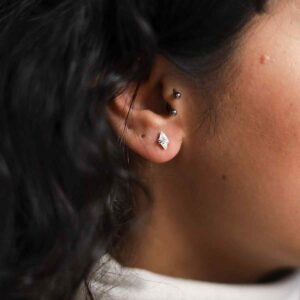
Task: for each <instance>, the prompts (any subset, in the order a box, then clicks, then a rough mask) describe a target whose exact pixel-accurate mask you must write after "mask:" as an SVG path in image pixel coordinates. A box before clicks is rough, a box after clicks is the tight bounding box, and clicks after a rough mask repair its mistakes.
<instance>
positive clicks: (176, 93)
mask: <svg viewBox="0 0 300 300" xmlns="http://www.w3.org/2000/svg"><path fill="white" fill-rule="evenodd" d="M173 97H174V98H175V99H180V98H181V93H180V92H178V91H176V90H175V89H173Z"/></svg>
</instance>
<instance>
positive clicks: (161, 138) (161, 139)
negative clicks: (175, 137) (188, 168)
mask: <svg viewBox="0 0 300 300" xmlns="http://www.w3.org/2000/svg"><path fill="white" fill-rule="evenodd" d="M158 143H159V144H160V145H161V147H162V148H163V149H164V150H166V149H168V145H169V143H170V142H169V139H168V137H167V135H166V134H165V133H164V132H162V131H161V132H160V134H159V138H158Z"/></svg>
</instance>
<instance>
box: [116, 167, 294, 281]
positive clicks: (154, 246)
mask: <svg viewBox="0 0 300 300" xmlns="http://www.w3.org/2000/svg"><path fill="white" fill-rule="evenodd" d="M173 174H174V172H173ZM177 177H178V176H177ZM162 178H172V177H171V176H165V175H164V176H163V175H162V176H161V177H160V178H159V177H158V176H153V177H152V182H151V183H152V186H155V188H156V190H155V191H154V192H153V195H152V199H153V202H152V203H151V205H149V204H145V203H149V202H147V201H143V200H141V199H142V195H141V194H140V195H139V196H140V197H138V199H139V200H141V201H139V204H140V205H139V207H138V208H137V211H136V215H137V217H136V223H135V224H134V225H133V226H131V228H130V229H129V230H128V232H127V234H126V235H124V238H123V239H122V241H121V242H120V243H119V246H120V247H117V248H116V250H115V251H114V252H113V253H112V256H114V257H115V258H116V260H117V261H119V262H120V263H121V264H122V265H124V266H127V267H133V268H141V269H146V270H149V271H152V272H155V273H159V274H163V275H168V276H174V277H179V278H186V279H193V280H201V281H207V282H215V283H240V284H242V283H244V284H245V283H248V284H249V283H257V282H268V281H274V280H276V278H277V279H278V278H279V277H282V276H284V275H285V274H286V270H289V271H290V270H291V269H290V268H285V267H286V266H287V267H289V264H288V263H286V264H283V263H282V256H281V254H280V253H275V251H271V250H270V249H265V248H264V246H263V245H260V243H257V244H255V243H253V241H251V239H250V238H249V237H245V235H243V234H242V233H241V232H240V231H242V230H243V228H240V229H239V228H238V227H237V226H233V227H232V226H231V225H228V224H229V223H230V222H229V221H228V220H226V219H225V220H222V221H220V218H219V217H222V209H225V208H221V210H219V211H218V213H219V214H221V215H218V214H216V213H215V211H214V207H216V206H217V205H216V203H212V202H213V201H196V199H198V198H199V191H198V190H197V192H196V193H195V192H194V193H193V189H192V188H186V186H185V185H184V184H183V183H182V186H181V185H180V181H178V182H177V183H176V184H174V183H173V182H171V183H168V182H166V181H163V180H162ZM137 195H138V192H137ZM166 195H167V196H168V199H166ZM201 195H203V198H202V199H204V195H205V193H203V194H201ZM208 200H209V199H208ZM142 203H144V205H141V204H142ZM199 203H200V204H199ZM201 203H212V204H210V205H206V206H204V205H203V206H201ZM230 226H231V227H230ZM254 240H255V239H254ZM118 249H119V250H118ZM120 249H122V251H121V250H120ZM271 253H272V254H271Z"/></svg>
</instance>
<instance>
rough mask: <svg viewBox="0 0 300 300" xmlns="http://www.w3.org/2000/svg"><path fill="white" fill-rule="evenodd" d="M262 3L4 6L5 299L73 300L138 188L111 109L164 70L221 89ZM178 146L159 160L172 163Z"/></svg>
mask: <svg viewBox="0 0 300 300" xmlns="http://www.w3.org/2000/svg"><path fill="white" fill-rule="evenodd" d="M263 2H264V1H254V0H253V1H252V0H249V1H241V0H231V1H226V2H225V1H222V2H220V1H212V0H207V1H204V0H203V1H196V0H194V1H192V0H190V1H184V2H183V1H175V0H173V1H161V0H160V1H151V2H145V1H125V0H124V1H122V2H121V1H119V2H117V1H104V0H102V1H100V0H91V1H74V0H72V1H55V2H51V3H50V2H49V1H31V2H30V3H28V1H23V0H18V1H6V2H4V4H3V7H2V9H1V12H0V14H1V18H0V20H1V31H0V39H1V41H2V43H1V47H0V53H1V56H0V57H1V76H0V87H1V90H0V95H1V98H0V99H1V127H0V128H1V134H2V139H1V161H2V163H1V164H2V165H1V178H2V182H1V183H2V185H1V186H2V195H3V196H2V197H3V200H2V201H1V209H0V211H1V212H2V213H3V217H2V218H1V222H2V225H1V228H2V229H3V231H2V233H1V240H2V241H3V243H2V247H1V248H2V249H1V275H0V277H1V281H2V282H1V283H2V286H4V287H5V288H6V290H4V289H3V295H4V293H5V292H6V293H7V294H8V293H10V296H8V299H9V297H10V298H12V299H13V296H12V294H11V293H15V294H16V296H15V298H17V297H19V299H20V297H23V298H24V299H25V298H26V297H25V296H24V295H25V292H28V295H30V296H28V297H27V298H30V299H35V298H38V297H40V293H41V291H42V292H43V293H44V295H45V297H48V298H51V297H52V298H53V297H54V298H55V297H56V298H59V297H64V299H68V298H70V297H71V295H72V293H73V292H74V290H75V288H76V287H77V286H78V284H79V282H80V280H82V278H83V277H84V276H85V275H86V274H87V273H88V270H89V268H90V266H91V265H92V262H93V261H94V260H95V259H96V258H98V257H99V255H101V254H102V253H104V252H105V251H107V250H108V249H110V248H111V247H112V245H114V244H115V243H116V241H117V240H118V237H119V233H120V232H122V231H123V230H124V223H125V222H129V220H130V219H131V217H132V216H131V211H132V205H133V203H132V201H131V200H132V198H130V196H131V195H130V189H128V182H131V183H133V182H134V180H135V178H134V174H131V172H130V171H128V170H127V160H126V159H127V156H126V155H125V156H124V155H123V150H124V148H123V146H124V147H126V144H122V145H120V144H118V142H119V140H118V138H117V137H118V135H116V134H115V132H114V131H113V130H111V128H110V124H109V123H108V122H107V119H106V118H105V108H106V107H107V105H108V104H109V103H111V102H112V101H113V100H114V99H117V98H118V99H121V98H122V96H124V93H127V92H128V91H129V87H130V88H131V87H133V89H130V91H135V90H136V89H135V87H136V86H138V87H139V86H142V87H143V88H144V87H145V86H146V85H143V84H145V83H147V82H148V81H147V80H149V78H157V77H156V76H154V77H150V76H151V74H152V75H153V74H157V73H155V72H156V71H157V70H160V68H158V67H159V65H160V63H166V66H167V67H168V68H169V67H174V74H175V70H176V71H178V72H182V74H186V76H189V75H192V76H191V77H192V78H196V76H197V78H198V79H199V82H200V84H203V86H205V93H203V94H205V95H207V91H210V89H209V88H210V87H211V84H212V85H213V86H216V84H215V83H216V82H220V83H221V82H222V83H223V81H222V80H221V79H222V78H223V75H224V72H223V73H222V72H221V71H220V70H221V69H222V70H223V71H224V68H225V69H226V70H227V62H228V63H229V60H230V58H231V57H232V52H233V51H234V49H236V48H234V47H233V45H235V46H236V42H237V41H238V37H239V34H240V33H241V32H243V29H244V28H246V27H245V26H246V25H247V24H249V22H250V20H251V19H252V18H253V17H254V16H255V14H256V13H257V12H260V11H261V9H262V7H263ZM157 55H160V56H159V58H158V56H157ZM162 57H164V58H166V59H167V60H164V59H162ZM156 58H158V59H156ZM169 63H171V64H169ZM230 63H231V60H230ZM212 74H213V75H212ZM213 78H215V79H216V80H211V79H213ZM189 79H190V76H189ZM217 79H218V80H217ZM219 79H220V80H219ZM180 80H181V77H180ZM187 82H189V81H187ZM197 83H198V81H197ZM148 86H149V85H148ZM220 90H221V89H220ZM139 91H141V90H139ZM143 91H145V89H143ZM128 95H129V97H128V98H129V99H131V97H130V96H131V95H132V94H131V93H129V92H128ZM139 95H140V94H139ZM152 95H153V96H155V95H156V94H152ZM185 95H187V93H185ZM120 97H121V98H120ZM185 99H186V96H185ZM181 103H182V102H181ZM207 104H211V103H210V102H209V101H208V102H207ZM195 105H196V103H195ZM210 112H212V110H210ZM180 113H183V112H182V111H181V112H180ZM152 116H153V115H152ZM210 116H211V114H210ZM199 117H200V118H201V116H199ZM174 120H176V119H174ZM174 122H175V121H174ZM176 128H177V129H178V128H179V129H180V127H176ZM178 133H179V134H181V133H182V131H181V130H179V131H178ZM178 137H179V138H178V140H181V137H180V136H179V135H178ZM172 141H173V140H172ZM179 146H180V147H181V146H182V145H179ZM179 146H178V147H177V149H176V151H174V152H173V153H172V154H171V155H170V154H168V152H166V156H165V157H164V158H163V159H161V158H160V157H156V158H154V160H155V161H156V162H160V163H161V162H167V161H170V160H171V159H172V158H175V156H176V154H177V153H179V151H180V149H181V148H180V147H179ZM125 152H126V151H125ZM139 154H142V153H139ZM168 155H169V156H168ZM147 158H148V159H149V158H150V159H151V157H147ZM152 159H153V156H152ZM71 250H72V251H71ZM70 251H71V254H70ZM79 257H80V260H79V259H78V258H79ZM58 282H59V283H61V282H64V284H63V285H62V284H58ZM15 286H17V288H15ZM18 294H19V295H18ZM17 295H18V296H17ZM20 295H21V296H20Z"/></svg>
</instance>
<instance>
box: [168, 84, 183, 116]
mask: <svg viewBox="0 0 300 300" xmlns="http://www.w3.org/2000/svg"><path fill="white" fill-rule="evenodd" d="M181 96H182V95H181V93H180V92H178V91H177V90H175V89H173V97H174V99H180V98H181ZM167 109H168V112H169V115H171V116H176V115H177V110H176V109H175V108H172V107H171V106H170V105H169V104H167Z"/></svg>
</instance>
